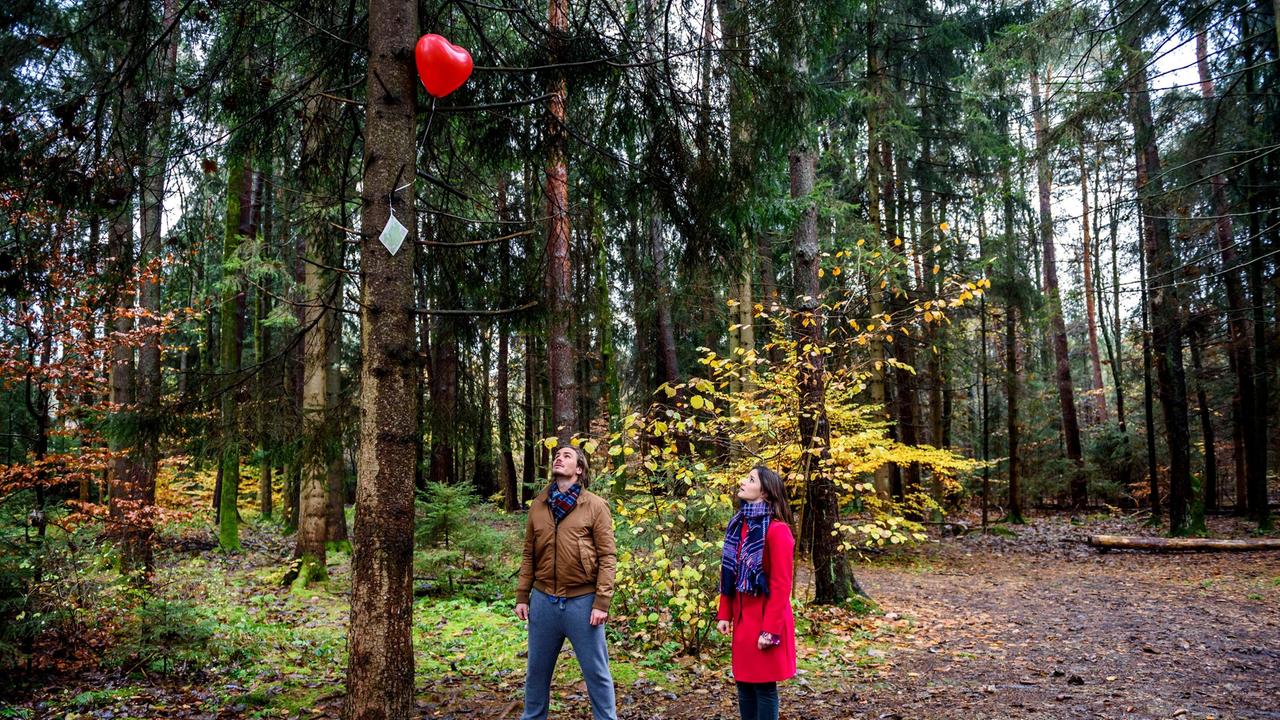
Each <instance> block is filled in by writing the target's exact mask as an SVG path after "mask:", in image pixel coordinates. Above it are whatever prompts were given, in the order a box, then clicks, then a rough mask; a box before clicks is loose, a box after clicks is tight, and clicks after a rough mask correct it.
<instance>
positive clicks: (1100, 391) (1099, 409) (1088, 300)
mask: <svg viewBox="0 0 1280 720" xmlns="http://www.w3.org/2000/svg"><path fill="white" fill-rule="evenodd" d="M1095 182H1096V180H1095ZM1080 199H1081V204H1082V205H1083V209H1082V210H1081V222H1080V225H1081V227H1082V229H1083V231H1084V245H1083V248H1082V250H1083V252H1081V255H1080V256H1081V259H1082V262H1083V265H1084V316H1085V324H1086V326H1087V327H1088V331H1089V361H1090V367H1091V369H1092V370H1093V376H1092V380H1093V387H1092V388H1091V390H1092V392H1090V393H1089V405H1090V406H1091V407H1092V408H1093V411H1094V420H1095V421H1098V422H1104V423H1105V422H1107V421H1108V420H1109V417H1108V415H1107V396H1106V391H1105V390H1104V388H1103V385H1102V357H1101V355H1099V353H1098V322H1097V318H1096V315H1095V314H1094V307H1093V298H1094V294H1093V270H1094V268H1093V243H1094V241H1095V240H1096V238H1092V237H1090V233H1089V220H1090V217H1089V168H1088V166H1086V165H1085V162H1084V141H1083V140H1081V142H1080Z"/></svg>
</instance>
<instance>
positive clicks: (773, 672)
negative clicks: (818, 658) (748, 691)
mask: <svg viewBox="0 0 1280 720" xmlns="http://www.w3.org/2000/svg"><path fill="white" fill-rule="evenodd" d="M746 536H747V528H746V524H745V523H744V524H743V528H742V537H743V538H746ZM738 542H739V550H741V543H742V540H741V539H740V540H739V541H738ZM795 547H796V540H795V538H794V537H793V536H792V535H791V528H790V527H788V526H787V524H786V523H784V522H778V521H777V520H775V521H773V522H771V523H769V532H768V534H767V535H765V539H764V572H765V577H767V578H768V579H769V594H768V595H749V594H746V593H735V594H734V596H733V597H728V596H726V595H721V596H720V611H719V612H718V613H717V614H716V619H718V620H728V621H729V622H731V623H733V679H734V680H736V681H738V682H751V683H763V682H777V681H779V680H786V679H787V678H790V677H793V676H794V675H795V674H796V619H795V615H794V614H793V613H792V611H791V575H792V565H791V558H792V554H793V553H794V551H795ZM762 631H763V632H768V633H772V634H774V635H779V636H781V637H782V644H781V645H777V646H776V647H773V648H770V649H768V650H761V649H760V648H759V647H758V646H757V645H756V641H757V640H759V638H760V633H761V632H762Z"/></svg>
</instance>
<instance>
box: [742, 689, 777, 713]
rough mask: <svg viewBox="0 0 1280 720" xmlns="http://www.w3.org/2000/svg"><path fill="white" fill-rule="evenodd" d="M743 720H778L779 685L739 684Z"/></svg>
mask: <svg viewBox="0 0 1280 720" xmlns="http://www.w3.org/2000/svg"><path fill="white" fill-rule="evenodd" d="M738 714H739V715H741V716H742V720H778V683H776V682H767V683H745V682H740V683H738Z"/></svg>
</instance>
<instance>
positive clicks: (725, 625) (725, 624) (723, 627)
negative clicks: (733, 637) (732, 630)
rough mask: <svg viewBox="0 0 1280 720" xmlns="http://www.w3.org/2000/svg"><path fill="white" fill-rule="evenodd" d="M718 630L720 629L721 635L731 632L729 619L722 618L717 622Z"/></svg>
mask: <svg viewBox="0 0 1280 720" xmlns="http://www.w3.org/2000/svg"><path fill="white" fill-rule="evenodd" d="M716 630H719V631H720V634H721V635H728V634H729V621H728V620H721V621H720V622H718V623H716Z"/></svg>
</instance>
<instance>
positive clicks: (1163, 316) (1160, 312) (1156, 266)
mask: <svg viewBox="0 0 1280 720" xmlns="http://www.w3.org/2000/svg"><path fill="white" fill-rule="evenodd" d="M1131 47H1132V48H1137V47H1139V43H1138V42H1136V41H1135V42H1132V43H1131ZM1142 62H1143V61H1142V59H1141V58H1140V57H1139V55H1138V53H1137V51H1136V50H1131V51H1130V52H1129V53H1128V63H1129V73H1130V82H1131V84H1132V87H1131V93H1130V95H1129V106H1130V108H1129V109H1130V112H1131V114H1132V118H1133V126H1134V148H1135V151H1136V154H1137V169H1138V172H1137V191H1138V204H1139V207H1140V208H1141V209H1142V214H1143V217H1144V218H1145V223H1144V230H1145V232H1144V234H1143V235H1144V236H1143V243H1144V245H1145V246H1146V247H1145V251H1146V254H1147V262H1148V265H1149V267H1150V270H1151V275H1150V277H1151V278H1153V279H1154V280H1155V283H1154V285H1150V286H1149V287H1148V289H1147V294H1148V297H1147V302H1148V304H1149V305H1150V308H1151V345H1152V351H1153V359H1154V362H1155V366H1156V378H1157V380H1158V384H1159V390H1160V405H1161V409H1162V410H1163V415H1164V421H1165V433H1166V435H1167V440H1168V449H1169V532H1170V533H1171V534H1174V535H1178V534H1182V533H1184V532H1186V531H1187V506H1188V502H1189V501H1190V500H1191V498H1190V495H1191V458H1190V454H1189V452H1190V451H1189V448H1190V440H1191V437H1190V432H1189V431H1188V428H1187V385H1186V376H1185V374H1184V371H1183V365H1182V319H1181V314H1182V308H1181V306H1180V302H1179V298H1178V292H1177V286H1176V284H1175V280H1176V275H1175V273H1176V272H1177V270H1178V267H1177V265H1178V262H1177V258H1176V257H1175V256H1174V252H1173V247H1172V244H1171V241H1170V232H1169V220H1168V215H1167V212H1166V210H1164V207H1163V205H1164V204H1163V203H1162V202H1161V201H1160V199H1159V198H1161V197H1162V196H1163V191H1162V186H1163V182H1162V181H1161V173H1160V156H1159V150H1158V148H1157V146H1156V137H1155V127H1154V124H1153V122H1152V118H1151V99H1150V97H1149V95H1148V89H1147V76H1146V70H1145V68H1144V65H1143V64H1142Z"/></svg>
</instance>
